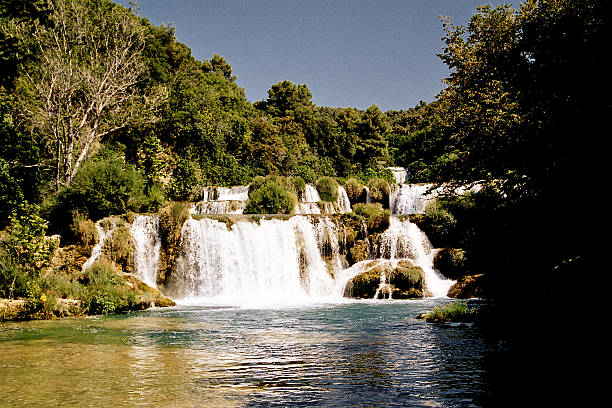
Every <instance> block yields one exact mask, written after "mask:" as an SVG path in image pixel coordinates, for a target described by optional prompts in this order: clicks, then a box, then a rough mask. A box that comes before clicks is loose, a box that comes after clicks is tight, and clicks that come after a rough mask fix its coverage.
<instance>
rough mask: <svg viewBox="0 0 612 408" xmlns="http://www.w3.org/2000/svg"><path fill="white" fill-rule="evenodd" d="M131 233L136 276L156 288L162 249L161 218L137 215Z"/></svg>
mask: <svg viewBox="0 0 612 408" xmlns="http://www.w3.org/2000/svg"><path fill="white" fill-rule="evenodd" d="M130 231H131V232H132V236H133V237H134V244H135V247H136V256H135V263H136V265H135V266H136V275H137V276H138V277H139V278H140V280H142V281H143V282H144V283H146V284H147V285H149V286H152V287H154V288H155V287H157V283H156V281H157V267H158V263H159V253H160V248H161V238H160V235H159V216H157V215H137V216H136V217H135V218H134V222H133V224H132V226H131V228H130Z"/></svg>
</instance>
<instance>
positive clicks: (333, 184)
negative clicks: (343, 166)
mask: <svg viewBox="0 0 612 408" xmlns="http://www.w3.org/2000/svg"><path fill="white" fill-rule="evenodd" d="M317 191H318V192H319V197H321V200H322V201H328V202H336V201H337V200H338V182H337V181H336V180H334V179H333V178H331V177H321V178H320V179H319V180H317Z"/></svg>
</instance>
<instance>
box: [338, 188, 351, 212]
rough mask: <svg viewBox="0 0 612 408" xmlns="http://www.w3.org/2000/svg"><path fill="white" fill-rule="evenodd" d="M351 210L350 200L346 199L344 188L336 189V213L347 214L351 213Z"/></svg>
mask: <svg viewBox="0 0 612 408" xmlns="http://www.w3.org/2000/svg"><path fill="white" fill-rule="evenodd" d="M352 211H353V210H352V209H351V200H349V198H348V194H346V190H345V189H344V187H342V186H339V187H338V212H340V213H349V212H352Z"/></svg>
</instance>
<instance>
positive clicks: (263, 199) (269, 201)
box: [244, 178, 297, 214]
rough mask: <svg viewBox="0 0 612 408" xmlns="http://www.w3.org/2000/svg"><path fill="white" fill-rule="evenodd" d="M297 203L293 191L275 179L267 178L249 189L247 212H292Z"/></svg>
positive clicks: (245, 210) (245, 211)
mask: <svg viewBox="0 0 612 408" xmlns="http://www.w3.org/2000/svg"><path fill="white" fill-rule="evenodd" d="M296 205H297V196H296V194H295V193H294V192H293V191H290V190H288V189H287V188H284V187H283V186H281V185H280V184H279V183H278V182H277V181H275V180H274V179H270V178H267V179H265V180H264V181H263V182H261V184H260V185H258V186H257V187H256V188H254V189H252V190H251V191H249V201H247V205H246V207H245V209H244V213H245V214H291V213H292V212H293V211H294V210H295V206H296Z"/></svg>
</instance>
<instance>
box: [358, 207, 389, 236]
mask: <svg viewBox="0 0 612 408" xmlns="http://www.w3.org/2000/svg"><path fill="white" fill-rule="evenodd" d="M353 213H354V214H355V215H357V216H360V217H363V218H365V219H366V223H367V225H368V231H369V232H383V231H384V230H386V229H387V228H388V227H389V223H390V218H391V212H390V211H389V210H385V209H383V207H382V204H380V203H372V204H362V203H357V204H355V205H354V206H353Z"/></svg>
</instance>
